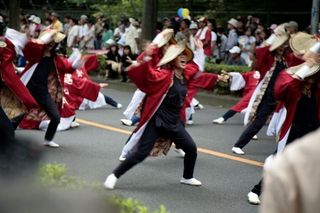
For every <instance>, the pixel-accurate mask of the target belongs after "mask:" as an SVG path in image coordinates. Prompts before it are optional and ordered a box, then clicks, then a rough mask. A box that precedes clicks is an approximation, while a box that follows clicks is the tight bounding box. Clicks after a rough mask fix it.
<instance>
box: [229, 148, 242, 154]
mask: <svg viewBox="0 0 320 213" xmlns="http://www.w3.org/2000/svg"><path fill="white" fill-rule="evenodd" d="M232 152H233V153H234V154H237V155H244V151H243V150H242V149H241V148H239V147H232Z"/></svg>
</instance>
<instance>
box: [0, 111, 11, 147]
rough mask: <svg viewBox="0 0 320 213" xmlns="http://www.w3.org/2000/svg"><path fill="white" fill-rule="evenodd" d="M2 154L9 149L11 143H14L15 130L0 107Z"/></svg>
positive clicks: (0, 143)
mask: <svg viewBox="0 0 320 213" xmlns="http://www.w3.org/2000/svg"><path fill="white" fill-rule="evenodd" d="M0 141H1V142H0V152H1V153H4V152H6V150H7V149H8V147H9V146H10V144H11V143H13V142H14V128H13V126H12V124H11V122H10V120H9V118H8V117H7V115H6V114H5V112H4V111H3V109H2V107H0Z"/></svg>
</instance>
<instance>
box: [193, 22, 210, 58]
mask: <svg viewBox="0 0 320 213" xmlns="http://www.w3.org/2000/svg"><path fill="white" fill-rule="evenodd" d="M198 21H199V25H198V26H199V30H198V32H197V35H196V37H197V38H198V39H200V41H202V44H203V50H204V54H205V55H206V57H210V56H212V49H211V30H209V29H208V27H207V19H206V18H205V17H201V18H200V19H199V20H198Z"/></svg>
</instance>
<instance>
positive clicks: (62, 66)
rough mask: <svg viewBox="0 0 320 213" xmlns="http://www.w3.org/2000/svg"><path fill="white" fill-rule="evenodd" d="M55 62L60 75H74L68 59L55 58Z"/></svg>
mask: <svg viewBox="0 0 320 213" xmlns="http://www.w3.org/2000/svg"><path fill="white" fill-rule="evenodd" d="M55 61H56V66H57V70H58V72H59V73H72V72H73V71H74V69H73V68H72V65H71V64H70V63H69V62H68V59H67V58H65V57H63V56H57V57H55Z"/></svg>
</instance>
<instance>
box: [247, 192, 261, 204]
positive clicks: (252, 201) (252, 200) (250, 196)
mask: <svg viewBox="0 0 320 213" xmlns="http://www.w3.org/2000/svg"><path fill="white" fill-rule="evenodd" d="M248 201H249V203H250V204H253V205H259V204H260V198H259V195H257V194H256V193H254V192H249V194H248Z"/></svg>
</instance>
